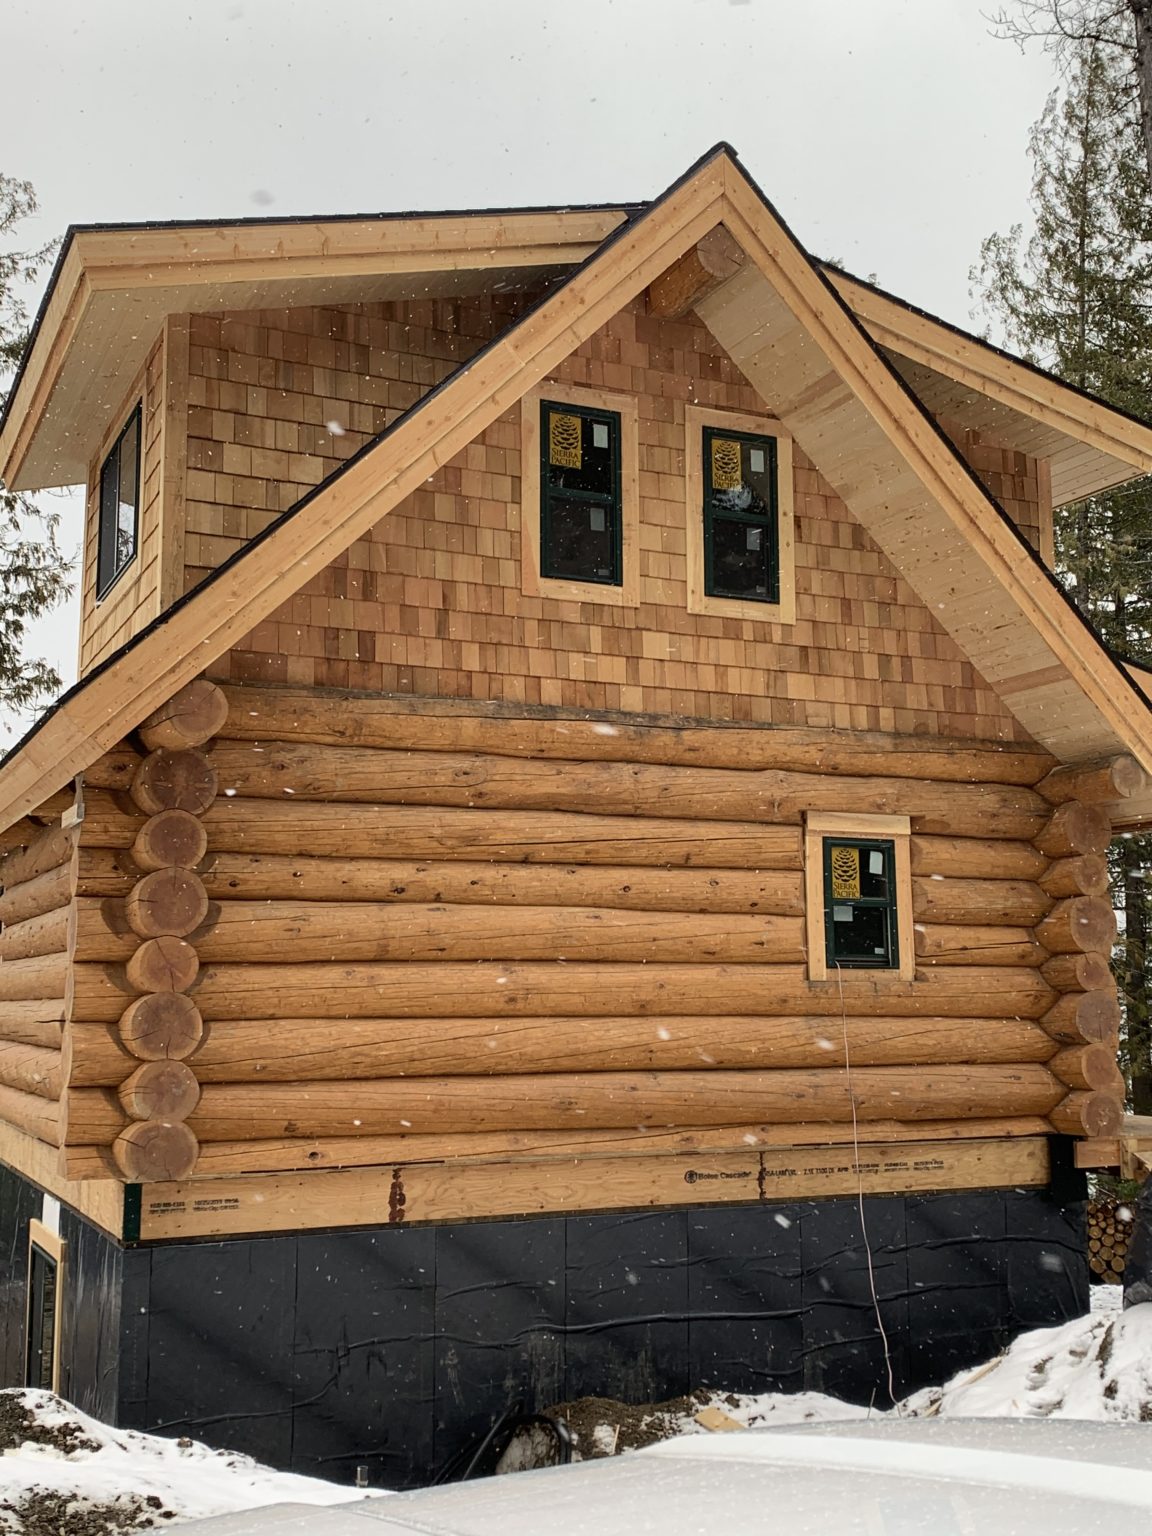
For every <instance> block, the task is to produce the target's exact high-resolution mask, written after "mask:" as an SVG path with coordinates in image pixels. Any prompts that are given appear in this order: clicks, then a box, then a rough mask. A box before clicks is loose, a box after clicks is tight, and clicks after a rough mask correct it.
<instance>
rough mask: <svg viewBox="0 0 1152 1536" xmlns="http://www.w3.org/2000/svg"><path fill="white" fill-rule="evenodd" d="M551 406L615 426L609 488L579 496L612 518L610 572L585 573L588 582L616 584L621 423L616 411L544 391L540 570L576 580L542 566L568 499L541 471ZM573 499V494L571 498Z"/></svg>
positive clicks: (620, 564)
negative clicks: (555, 523)
mask: <svg viewBox="0 0 1152 1536" xmlns="http://www.w3.org/2000/svg"><path fill="white" fill-rule="evenodd" d="M553 406H566V407H567V409H568V410H569V411H574V412H575V413H576V420H577V421H592V422H596V421H600V423H601V424H602V425H609V430H610V431H611V430H612V428H613V427H614V428H615V433H616V449H615V462H614V464H613V466H612V468H613V473H612V489H611V490H610V491H609V492H607V493H606V494H605V493H602V492H599V491H583V492H580V493H579V497H580V499H582V500H585V501H592V502H594V503H597V504H599V505H602V506H603V507H604V508H605V510H606V511H608V512H609V513H610V515H611V518H612V575H611V576H610V577H609V578H608V579H607V580H597V579H596V578H595V577H592V576H589V577H585V578H584V580H586V581H587V583H588V585H589V586H594V587H619V586H621V585H623V581H624V549H623V543H624V505H623V496H622V492H621V488H620V460H621V458H622V456H623V453H624V423H623V421H622V420H621V417H620V412H619V411H609V410H606V409H603V408H597V407H595V406H591V405H573V404H572V402H571V401H569V400H553V399H552V398H551V396H549V395H544V396H543V397H542V398H541V401H540V416H539V421H540V574H541V576H542V577H543V578H544V580H545V581H575V580H577V579H578V578H576V577H572V576H557V575H550V574H549V573H548V572H546V571H545V569H544V562H545V558H546V556H550V555H551V554H552V548H551V544H552V523H553V519H554V517H555V514H556V512H557V511H558V509H559V508H560V507H562V506H563V505H564V502H565V501H567V500H569V497H567V496H566V495H565V494H564V492H563V491H562V490H561V491H557V490H556V489H555V488H554V487H553V486H551V485H550V484H549V483H548V478H547V476H546V475H545V473H544V467H545V459H546V457H547V453H548V449H547V448H546V445H545V442H544V427H543V422H544V416H545V413H546V412H548V411H549V410H550V409H551V408H552V407H553ZM573 499H575V498H573Z"/></svg>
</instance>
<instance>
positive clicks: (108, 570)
mask: <svg viewBox="0 0 1152 1536" xmlns="http://www.w3.org/2000/svg"><path fill="white" fill-rule="evenodd" d="M99 496H100V504H99V518H100V543H99V549H98V552H97V557H96V596H97V597H98V598H100V597H103V596H104V594H105V593H106V592H107V591H108V589H109V588H110V587H111V586H112V585H113V583H114V582H115V581H116V580H117V578H118V577H119V576H120V575H121V573H122V572H123V571H124V569H125V567H126V566H128V565H130V564H131V563H132V560H133V558H134V557H135V554H136V530H137V513H138V510H139V505H140V408H139V406H137V408H136V410H135V411H133V413H132V415H131V417H130V418H129V421H128V425H127V426H126V427H125V428H124V430H123V432H121V434H120V436H119V437H118V438H117V439H116V442H115V443H114V444H113V447H112V451H111V453H109V455H108V457H107V458H106V459H105V460H104V463H103V465H102V466H101V469H100V489H99Z"/></svg>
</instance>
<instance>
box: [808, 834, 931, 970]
mask: <svg viewBox="0 0 1152 1536" xmlns="http://www.w3.org/2000/svg"><path fill="white" fill-rule="evenodd" d="M836 836H839V837H843V838H846V839H848V840H852V839H857V840H859V841H861V842H890V843H891V844H892V855H893V880H894V883H895V887H896V890H895V912H896V961H897V963H896V964H895V965H893V966H861V965H852V966H848V965H846V966H844V967H843V968H842V969H841V968H840V967H837V966H836V965H829V963H828V935H827V931H826V930H827V924H826V905H825V895H824V844H825V841H826V840H827V839H828V838H830V837H836ZM911 842H912V823H911V818H910V817H908V816H867V815H861V816H853V815H847V814H844V813H842V812H839V811H809V812H808V815H807V816H806V817H805V822H804V907H805V926H806V930H807V939H808V979H809V981H828V980H829V979H830V978H831V979H835V978H836V976H837V975H843V974H845V973H848V974H856V973H858V972H859V973H863V974H864V975H866V976H867V979H868V983H869V985H873V984H875V983H879V984H880V985H883V984H884V980H885V978H887V977H890V978H892V979H893V980H895V981H913V980H915V976H916V937H915V930H914V927H913V922H912V872H911Z"/></svg>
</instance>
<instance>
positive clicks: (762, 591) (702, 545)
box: [684, 405, 796, 624]
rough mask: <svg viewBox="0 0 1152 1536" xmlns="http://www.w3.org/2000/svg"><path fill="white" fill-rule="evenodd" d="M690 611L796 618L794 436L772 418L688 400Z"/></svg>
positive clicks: (763, 619) (784, 620)
mask: <svg viewBox="0 0 1152 1536" xmlns="http://www.w3.org/2000/svg"><path fill="white" fill-rule="evenodd" d="M684 432H685V440H684V463H685V471H686V472H685V477H684V486H685V502H684V546H685V551H686V556H687V578H688V611H689V613H707V614H713V615H715V616H716V617H718V618H735V619H753V620H755V621H758V622H759V623H761V624H766V623H774V624H793V623H795V621H796V592H795V550H794V545H793V516H792V439H791V438H790V437H789V436H788V433H787V432H785V431H784V429H783V428H782V427H781V426H780V424H779V423H778V422H777V421H776V420H775V419H774V418H772V417H767V416H747V415H742V414H738V413H736V412H733V411H715V410H706V409H704V408H702V407H699V406H693V405H690V406H686V407H685V414H684Z"/></svg>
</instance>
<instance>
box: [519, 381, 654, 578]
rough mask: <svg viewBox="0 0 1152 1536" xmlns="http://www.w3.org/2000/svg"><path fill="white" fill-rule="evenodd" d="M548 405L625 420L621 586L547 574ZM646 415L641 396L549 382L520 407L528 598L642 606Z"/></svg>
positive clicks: (621, 477) (522, 516)
mask: <svg viewBox="0 0 1152 1536" xmlns="http://www.w3.org/2000/svg"><path fill="white" fill-rule="evenodd" d="M545 401H552V402H553V403H554V404H556V405H572V406H575V407H576V408H577V409H580V410H590V411H609V412H611V413H612V414H613V415H615V416H618V417H619V418H620V458H619V464H618V473H619V484H620V539H619V547H618V551H617V553H618V556H619V562H620V583H619V585H609V584H608V583H607V582H601V581H573V580H572V579H571V578H569V577H559V576H545V575H543V573H542V570H541V564H540V561H541V547H540V529H541V520H542V513H543V507H542V502H541V477H540V462H541V453H542V451H543V445H542V443H541V440H540V437H541V434H540V413H541V408H542V406H543V404H544V402H545ZM639 444H640V412H639V406H638V403H637V400H636V397H635V395H626V394H617V393H615V392H614V391H612V390H601V389H588V388H585V387H584V386H583V385H578V384H559V383H553V382H552V381H550V380H544V382H543V383H541V384H540V385H539V386H538V387H537V388H536V389H533V390H530V391H529V393H528V394H526V395H525V396H524V398H523V399H522V401H521V403H520V509H519V510H520V518H519V521H520V577H521V587H522V590H523V591H524V593H525V595H526V596H528V597H553V598H559V599H560V600H562V601H568V602H579V603H607V604H608V605H609V606H611V607H616V608H635V607H637V606H638V605H639V602H640V489H639V483H640V476H639V462H640V448H639Z"/></svg>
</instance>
